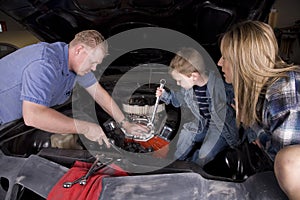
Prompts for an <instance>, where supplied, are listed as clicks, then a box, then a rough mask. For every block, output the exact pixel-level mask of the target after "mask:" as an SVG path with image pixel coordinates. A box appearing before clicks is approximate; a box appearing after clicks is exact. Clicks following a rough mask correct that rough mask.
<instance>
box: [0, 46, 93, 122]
mask: <svg viewBox="0 0 300 200" xmlns="http://www.w3.org/2000/svg"><path fill="white" fill-rule="evenodd" d="M0 72H1V73H0V102H1V103H0V125H1V124H4V123H7V122H10V121H13V120H15V119H19V118H21V117H22V101H23V100H26V101H30V102H34V103H37V104H40V105H44V106H47V107H52V106H55V105H59V104H62V103H64V102H66V101H67V100H68V99H69V97H70V96H71V94H72V89H73V88H74V86H75V83H76V81H78V83H79V85H81V86H82V87H85V88H86V87H89V86H91V85H93V84H94V83H96V81H97V80H96V78H95V76H94V75H93V73H88V74H87V75H85V76H77V75H76V74H75V73H74V72H72V71H69V69H68V44H66V43H63V42H56V43H52V44H49V43H45V42H41V43H38V44H34V45H30V46H27V47H24V48H22V49H19V50H17V51H15V52H13V53H11V54H9V55H7V56H6V57H4V58H2V59H1V60H0Z"/></svg>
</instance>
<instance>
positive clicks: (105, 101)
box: [86, 83, 148, 134]
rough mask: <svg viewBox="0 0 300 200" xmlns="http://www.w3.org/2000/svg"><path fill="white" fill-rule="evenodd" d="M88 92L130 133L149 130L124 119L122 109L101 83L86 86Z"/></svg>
mask: <svg viewBox="0 0 300 200" xmlns="http://www.w3.org/2000/svg"><path fill="white" fill-rule="evenodd" d="M86 90H87V91H88V93H89V94H90V95H91V96H92V97H93V98H94V100H95V101H96V102H97V103H98V104H99V106H101V107H102V108H103V110H104V111H105V112H107V113H108V114H109V115H110V116H111V117H112V118H114V120H115V121H116V122H117V123H119V124H120V123H121V122H124V123H121V124H122V127H123V128H125V129H126V131H127V132H129V133H135V134H139V133H141V131H142V132H148V129H147V128H146V127H144V126H141V125H136V124H131V123H129V122H128V121H124V119H125V116H124V114H123V112H122V111H121V110H120V108H119V106H118V105H117V104H116V102H115V101H114V100H113V99H112V97H111V96H110V95H109V94H108V92H107V91H106V90H105V89H104V88H103V87H102V86H101V85H100V84H99V83H95V84H94V85H92V86H90V87H88V88H86Z"/></svg>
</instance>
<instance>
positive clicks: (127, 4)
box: [0, 0, 275, 59]
mask: <svg viewBox="0 0 300 200" xmlns="http://www.w3.org/2000/svg"><path fill="white" fill-rule="evenodd" d="M274 2H275V0H263V1H261V0H246V1H240V0H211V1H205V0H200V1H199V0H151V1H147V0H101V1H99V0H63V1H61V0H34V1H33V0H24V1H16V0H0V9H1V10H2V11H3V12H4V13H6V14H7V15H9V16H11V17H12V18H14V19H15V20H16V21H18V22H19V23H21V24H22V25H24V26H25V27H26V28H27V29H28V30H29V31H31V32H33V33H34V35H36V36H37V37H39V39H41V40H42V41H47V42H54V41H65V42H69V41H70V40H71V39H72V38H73V37H74V34H76V33H77V32H79V31H81V30H84V29H96V30H98V31H99V32H101V33H102V34H103V35H104V37H105V38H109V37H111V36H113V35H115V34H117V33H120V32H122V31H125V30H129V29H133V28H138V27H163V28H169V29H172V30H176V31H179V32H181V33H183V34H186V35H188V36H190V37H192V38H193V39H194V40H196V41H197V42H199V44H201V45H202V46H203V47H204V48H205V49H206V50H207V51H208V52H209V53H210V54H211V56H212V57H213V58H214V59H217V58H218V56H219V53H218V45H217V42H218V38H219V36H220V35H221V34H222V33H223V32H225V31H226V29H228V28H229V27H230V26H231V25H232V24H234V23H236V22H238V21H241V20H246V19H251V20H260V21H266V19H267V16H268V14H269V11H270V9H271V7H272V5H273V4H274ZM174 42H175V41H174Z"/></svg>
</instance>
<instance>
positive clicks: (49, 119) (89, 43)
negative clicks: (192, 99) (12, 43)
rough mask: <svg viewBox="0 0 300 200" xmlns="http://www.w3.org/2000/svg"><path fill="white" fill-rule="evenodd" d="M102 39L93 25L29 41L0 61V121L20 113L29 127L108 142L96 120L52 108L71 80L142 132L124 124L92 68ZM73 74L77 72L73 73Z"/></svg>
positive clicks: (102, 46) (70, 86)
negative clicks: (50, 39) (67, 35)
mask: <svg viewBox="0 0 300 200" xmlns="http://www.w3.org/2000/svg"><path fill="white" fill-rule="evenodd" d="M107 48H108V47H107V43H106V41H105V40H104V38H103V36H102V35H101V34H100V33H99V32H97V31H95V30H86V31H82V32H80V33H78V34H76V35H75V38H74V39H73V40H72V41H71V42H70V43H69V44H66V43H64V42H55V43H51V44H50V43H45V42H41V43H38V44H34V45H30V46H27V47H24V48H22V49H19V50H17V51H15V52H13V53H11V54H9V55H7V56H6V57H4V58H2V59H1V60H0V70H1V73H0V102H1V104H0V125H3V124H5V123H8V122H11V121H13V120H16V119H19V118H22V117H23V119H24V122H25V124H26V125H28V126H33V127H35V128H38V129H41V130H44V131H48V132H52V133H60V134H67V133H70V134H73V133H78V134H83V135H84V136H85V137H86V138H88V139H89V140H92V141H96V142H99V144H100V145H102V144H103V142H104V143H105V144H106V145H107V146H108V147H109V146H110V144H109V141H108V139H107V137H106V135H105V133H104V132H103V130H102V128H101V127H100V126H99V125H98V124H95V123H92V122H87V121H82V120H78V119H73V118H70V117H68V116H65V115H63V114H62V113H59V112H58V111H56V110H54V109H52V108H51V107H53V106H55V105H59V104H62V103H64V102H66V101H67V100H68V99H69V96H70V94H71V90H72V89H73V87H74V85H75V83H76V81H77V82H78V83H79V85H81V86H82V87H84V88H85V89H86V91H87V92H88V93H89V94H90V95H91V96H92V97H93V98H94V100H95V101H96V102H97V103H98V104H99V105H100V106H101V107H102V108H103V109H104V110H105V111H106V112H107V113H108V114H109V115H110V116H112V117H113V118H114V119H115V121H116V122H118V123H119V124H120V126H122V127H123V128H124V129H125V130H126V131H127V132H130V133H133V134H134V133H138V132H140V131H147V128H146V127H143V126H139V125H135V124H131V123H129V122H128V121H127V120H126V118H125V116H124V114H123V113H122V112H121V110H120V109H119V107H118V106H117V104H116V103H115V102H114V100H113V99H112V98H111V96H110V95H109V94H108V93H107V91H105V89H104V88H103V87H102V86H101V85H100V84H99V83H98V81H97V80H96V78H95V76H94V75H93V73H92V72H91V71H95V70H96V66H97V65H98V64H100V63H101V62H102V60H103V59H104V57H105V56H106V55H107ZM77 75H78V76H77Z"/></svg>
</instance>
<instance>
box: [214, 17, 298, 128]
mask: <svg viewBox="0 0 300 200" xmlns="http://www.w3.org/2000/svg"><path fill="white" fill-rule="evenodd" d="M220 49H221V53H222V56H223V59H225V60H227V62H228V63H229V64H230V65H231V69H232V79H233V80H232V83H233V87H234V93H235V103H236V109H237V123H238V124H240V122H241V121H242V123H243V124H244V125H245V126H251V125H252V124H253V123H254V122H255V121H260V120H261V119H260V118H259V117H258V110H259V109H257V106H258V100H259V97H260V95H262V94H264V92H265V91H266V88H267V87H268V86H269V85H270V84H272V83H273V82H274V81H276V80H278V79H279V78H280V77H287V72H288V71H292V70H297V68H296V66H290V65H288V64H286V63H285V62H284V61H283V60H282V59H281V58H280V57H279V54H278V44H277V40H276V37H275V34H274V31H273V29H272V28H271V27H270V26H269V25H268V24H266V23H263V22H259V21H245V22H241V23H239V24H236V25H235V26H233V27H232V28H231V29H230V30H229V31H228V32H226V33H225V34H224V36H223V37H222V40H221V46H220ZM241 119H242V120H241Z"/></svg>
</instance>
